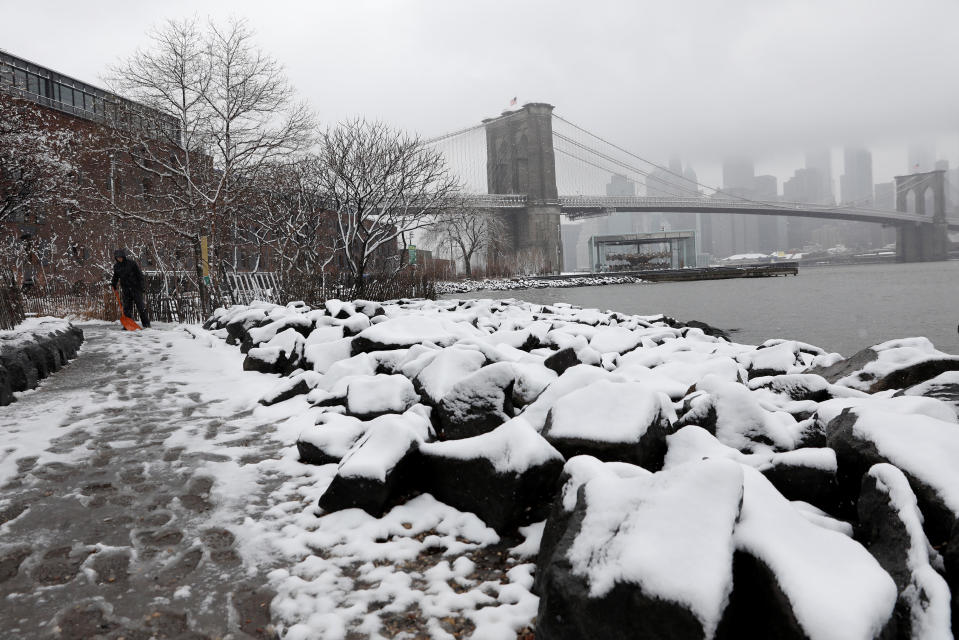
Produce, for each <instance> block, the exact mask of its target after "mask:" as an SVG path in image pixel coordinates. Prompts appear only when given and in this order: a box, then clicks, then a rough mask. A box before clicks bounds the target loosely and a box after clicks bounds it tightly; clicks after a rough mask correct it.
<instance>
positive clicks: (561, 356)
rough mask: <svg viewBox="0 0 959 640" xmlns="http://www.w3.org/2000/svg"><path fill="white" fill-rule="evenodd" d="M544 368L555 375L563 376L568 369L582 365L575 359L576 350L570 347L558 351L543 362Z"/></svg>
mask: <svg viewBox="0 0 959 640" xmlns="http://www.w3.org/2000/svg"><path fill="white" fill-rule="evenodd" d="M543 364H544V365H546V367H548V368H549V369H552V370H553V371H555V372H556V375H560V376H561V375H563V374H564V373H565V372H566V370H567V369H569V368H570V367H575V366H576V365H578V364H582V362H580V360H579V358H577V357H576V350H575V349H573V348H572V347H566V348H565V349H560V350H559V351H557V352H556V353H554V354H553V355H551V356H550V357H548V358H546V360H545V361H544V362H543Z"/></svg>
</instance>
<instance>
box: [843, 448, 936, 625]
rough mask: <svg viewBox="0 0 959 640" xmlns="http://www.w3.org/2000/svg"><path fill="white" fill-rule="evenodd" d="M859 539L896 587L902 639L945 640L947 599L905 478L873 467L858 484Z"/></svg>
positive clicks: (887, 467)
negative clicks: (860, 489)
mask: <svg viewBox="0 0 959 640" xmlns="http://www.w3.org/2000/svg"><path fill="white" fill-rule="evenodd" d="M858 509H859V538H860V540H861V541H862V543H863V545H865V547H866V548H867V549H868V550H869V552H870V553H871V554H872V555H873V557H875V558H876V560H877V561H878V562H879V564H880V565H881V566H882V568H883V569H885V570H886V573H888V574H889V575H890V576H892V579H893V580H894V581H895V582H896V588H897V589H898V592H899V600H898V602H897V605H896V628H897V632H898V635H899V637H902V638H949V637H951V635H952V634H951V631H950V594H949V587H948V586H947V585H946V581H945V580H944V579H943V578H942V576H940V575H939V574H938V573H936V570H935V569H934V568H933V566H932V564H931V562H930V561H931V560H936V561H937V560H939V558H938V554H937V553H936V552H935V551H934V550H933V548H932V546H931V545H930V544H929V540H928V539H927V538H926V534H925V533H923V530H922V514H921V513H920V512H919V506H918V504H917V502H916V496H915V494H914V493H913V492H912V489H911V488H910V487H909V481H908V480H907V479H906V476H905V475H904V474H903V473H902V471H900V470H899V469H897V468H896V467H894V466H892V465H891V464H885V463H882V464H877V465H874V466H873V467H872V468H870V469H869V472H868V473H866V475H865V476H863V479H862V494H861V495H860V497H859V504H858Z"/></svg>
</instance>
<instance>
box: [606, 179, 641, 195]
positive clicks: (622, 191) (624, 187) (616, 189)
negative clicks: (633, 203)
mask: <svg viewBox="0 0 959 640" xmlns="http://www.w3.org/2000/svg"><path fill="white" fill-rule="evenodd" d="M606 195H608V196H635V195H636V183H635V182H633V181H632V180H630V179H629V178H627V177H626V176H622V175H619V174H616V175H614V176H613V177H612V178H610V180H609V184H607V185H606Z"/></svg>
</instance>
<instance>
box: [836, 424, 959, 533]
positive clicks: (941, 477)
mask: <svg viewBox="0 0 959 640" xmlns="http://www.w3.org/2000/svg"><path fill="white" fill-rule="evenodd" d="M827 436H828V443H829V446H830V447H832V448H833V449H834V450H835V451H836V457H837V459H838V461H839V473H838V478H839V486H840V490H841V491H842V492H843V498H844V499H846V501H847V502H846V504H845V507H846V509H847V511H849V510H854V505H855V503H856V501H857V500H858V497H859V492H860V487H861V485H862V478H863V476H864V475H865V474H866V472H867V471H869V469H870V468H871V467H872V466H873V465H874V464H877V463H880V462H888V463H891V464H893V465H895V466H896V467H898V468H899V469H900V470H901V471H902V472H903V473H904V474H905V475H906V477H907V478H908V479H909V484H910V486H911V487H912V490H913V492H915V494H916V498H917V500H918V503H919V508H920V510H921V511H922V514H923V516H924V528H925V531H926V535H927V536H929V539H930V541H931V542H932V544H933V545H936V546H938V545H940V544H942V543H944V542H946V541H948V539H949V536H950V534H951V533H952V529H953V527H954V526H955V524H956V522H957V520H959V465H957V464H956V460H959V426H957V425H956V424H955V423H954V422H946V421H943V420H937V419H936V418H931V417H928V416H925V415H902V414H889V413H886V412H884V411H877V410H869V409H866V408H856V409H846V410H844V411H843V412H842V413H841V414H840V415H839V416H838V417H837V418H835V419H834V420H833V421H831V422H830V423H829V425H828V434H827Z"/></svg>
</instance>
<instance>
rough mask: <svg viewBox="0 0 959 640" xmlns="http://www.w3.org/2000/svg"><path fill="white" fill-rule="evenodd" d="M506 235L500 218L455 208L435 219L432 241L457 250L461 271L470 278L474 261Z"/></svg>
mask: <svg viewBox="0 0 959 640" xmlns="http://www.w3.org/2000/svg"><path fill="white" fill-rule="evenodd" d="M505 231H506V227H505V225H504V224H503V221H502V219H501V218H499V217H498V216H497V215H496V214H494V213H492V212H490V211H483V210H480V209H473V208H470V207H464V208H457V209H452V210H450V211H447V212H445V213H442V214H440V215H439V216H438V217H437V221H436V227H435V228H434V232H433V237H434V238H435V240H436V241H438V242H440V243H443V242H449V243H451V244H453V245H455V246H456V248H457V249H459V254H460V257H461V258H462V259H463V268H464V270H465V271H466V275H467V276H468V277H472V275H473V259H474V258H475V257H476V255H477V253H479V254H482V253H483V252H484V251H487V250H488V249H489V248H490V247H492V246H493V245H495V244H496V242H497V241H498V239H500V238H501V237H502V236H503V234H504V233H505Z"/></svg>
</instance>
